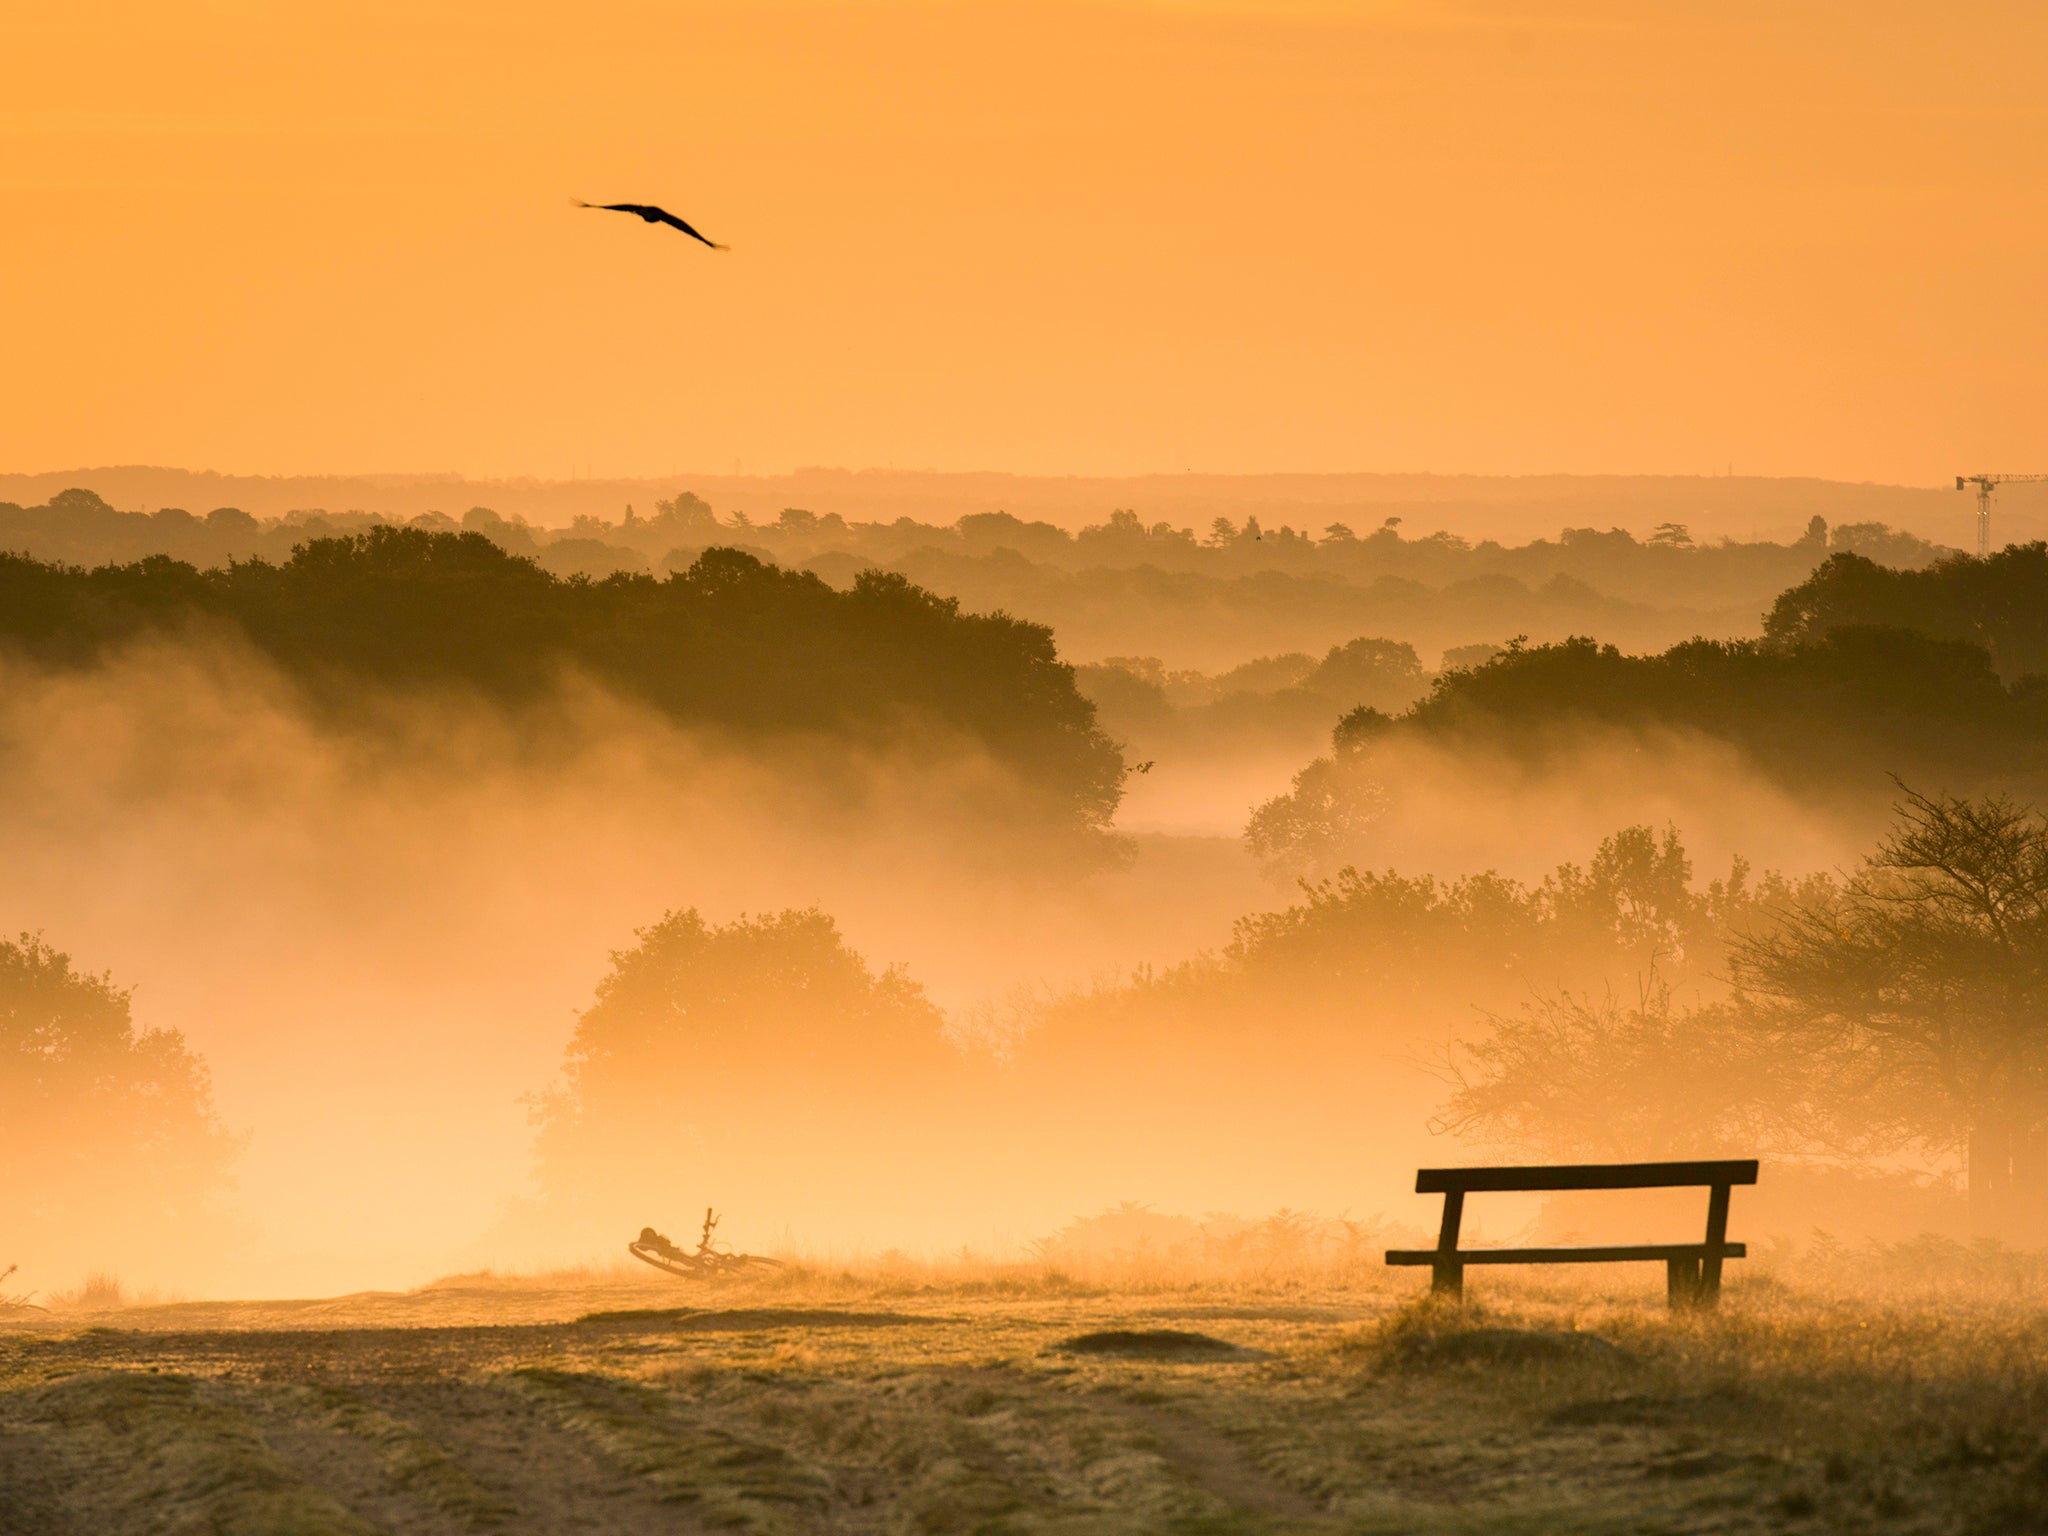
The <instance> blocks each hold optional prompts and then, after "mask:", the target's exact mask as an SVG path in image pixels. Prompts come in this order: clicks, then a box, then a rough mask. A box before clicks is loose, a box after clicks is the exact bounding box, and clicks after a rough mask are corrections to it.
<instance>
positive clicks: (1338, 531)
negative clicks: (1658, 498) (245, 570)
mask: <svg viewBox="0 0 2048 1536" xmlns="http://www.w3.org/2000/svg"><path fill="white" fill-rule="evenodd" d="M387 525H388V524H387V522H386V520H385V519H384V518H383V516H382V515H380V514H374V513H368V512H354V513H339V514H336V513H326V512H303V513H293V514H291V515H289V516H286V517H276V518H268V519H263V518H257V517H254V516H252V515H250V514H248V513H246V512H243V511H240V510H237V509H235V508H216V509H214V510H213V511H210V512H208V513H206V514H205V515H203V516H200V515H196V514H194V513H192V512H189V511H184V510H180V509H176V508H171V509H165V510H159V511H156V512H153V513H147V514H145V513H140V512H122V511H117V510H116V509H114V508H113V507H111V506H109V505H108V504H107V503H106V502H104V501H103V500H101V499H100V497H99V496H98V495H97V494H95V493H94V492H91V491H88V490H84V489H79V488H72V489H67V490H64V491H61V492H59V493H57V494H55V495H53V496H52V497H51V498H50V500H49V501H47V502H45V503H42V504H39V505H36V506H15V505H11V504H7V503H0V549H7V550H14V551H17V552H20V553H25V554H30V555H34V556H36V557H38V558H40V559H44V560H51V561H57V562H61V563H66V564H75V565H84V566H96V565H100V564H106V563H125V562H132V561H135V560H139V559H142V558H144V557H146V556H149V555H169V556H172V557H173V558H176V559H179V560H184V561H188V562H190V563H192V564H194V565H199V566H220V565H225V564H227V563H229V562H230V561H234V560H247V559H251V558H262V559H266V560H269V561H270V562H272V563H273V564H276V563H282V562H284V561H286V560H288V559H289V558H290V556H291V551H292V550H293V548H295V547H296V546H297V545H298V544H300V543H303V542H305V541H306V540H308V539H312V538H320V537H332V536H341V535H347V534H353V533H361V532H364V531H366V530H368V529H370V528H374V527H380V526H387ZM408 526H412V527H417V528H421V529H424V530H426V531H429V532H454V531H457V530H458V529H459V530H462V531H468V532H473V533H478V534H481V535H483V536H484V537H486V538H488V539H490V540H491V541H492V542H493V543H495V544H496V545H498V547H500V548H501V549H503V550H505V551H507V552H508V553H511V554H516V555H524V556H528V557H530V558H531V559H532V560H533V561H534V562H535V563H536V564H537V565H539V566H540V567H541V568H542V569H544V570H546V571H548V572H550V573H552V574H554V575H557V576H563V577H570V576H588V577H592V578H602V577H605V576H610V575H613V574H616V573H619V572H627V573H632V574H653V575H657V576H659V575H665V574H666V573H668V572H670V571H679V570H687V569H688V568H689V567H690V565H691V563H692V562H693V561H694V560H695V559H696V558H697V556H698V555H699V554H701V553H702V552H703V551H704V550H705V549H707V548H711V547H738V548H744V549H746V550H748V551H749V552H751V553H753V554H755V555H757V556H758V557H759V558H761V559H763V560H769V561H773V562H775V563H778V564H781V565H784V566H789V567H796V568H799V569H804V570H808V571H811V572H813V573H814V574H816V575H818V576H820V577H822V578H823V579H824V580H825V581H827V582H828V583H830V584H831V585H832V586H834V587H836V588H840V589H842V590H843V589H847V588H850V587H851V585H852V584H853V582H854V580H855V578H856V577H857V576H858V575H859V573H860V572H862V571H863V570H868V569H886V570H892V571H895V572H896V573H898V574H900V575H903V576H906V577H908V578H909V579H910V580H911V581H913V582H915V583H916V584H917V585H919V586H922V587H925V588H927V589H929V590H931V591H934V592H938V593H940V594H942V595H945V596H948V597H955V598H958V599H959V600H960V601H961V603H962V604H963V606H965V607H967V608H969V609H974V610H979V611H995V610H1001V611H1005V612H1008V613H1013V614H1017V615H1020V616H1023V617H1026V618H1029V619H1032V620H1034V621H1036V622H1039V623H1044V624H1050V625H1051V626H1053V628H1054V629H1055V630H1056V631H1057V632H1058V634H1059V636H1060V641H1061V645H1062V647H1063V649H1064V652H1065V654H1066V655H1067V656H1068V657H1069V658H1070V659H1075V660H1083V661H1088V660H1097V659H1101V658H1104V657H1108V656H1116V655H1123V656H1141V657H1150V658H1153V659H1155V660H1157V661H1159V662H1160V663H1161V665H1163V666H1166V667H1169V668H1179V669H1184V668H1190V667H1192V668H1200V669H1204V670H1209V671H1222V670H1226V669H1228V668H1230V667H1233V666H1236V665H1238V664H1240V663H1242V662H1245V661H1248V660H1251V659H1253V658H1255V657H1258V656H1261V655H1271V654H1284V653H1288V652H1296V651H1302V652H1311V653H1320V652H1323V651H1325V650H1327V649H1328V648H1329V647H1331V646H1333V645H1338V644H1342V643H1344V642H1347V641H1349V640H1352V639H1354V638H1357V637H1358V636H1361V635H1373V636H1382V637H1386V638H1390V639H1394V640H1397V641H1400V642H1403V643H1406V644H1409V645H1412V646H1414V647H1415V648H1416V650H1417V652H1418V653H1419V654H1421V655H1422V656H1423V657H1425V658H1426V659H1427V660H1428V661H1430V662H1431V663H1434V662H1435V660H1436V658H1437V657H1438V656H1439V655H1441V654H1442V653H1443V652H1444V651H1446V650H1451V649H1454V648H1457V647H1462V646H1469V645H1475V644H1494V645H1499V644H1502V643H1504V642H1506V641H1507V640H1509V639H1511V638H1513V637H1514V636H1516V635H1523V636H1526V637H1529V638H1531V639H1533V640H1535V641H1538V642H1542V641H1546V640H1555V639H1562V638H1564V637H1565V636H1567V635H1571V634H1583V633H1592V634H1598V635H1601V636H1602V637H1603V638H1606V639H1609V640H1611V641H1613V642H1615V643H1617V644H1619V645H1622V646H1625V647H1627V648H1630V649H1636V650H1643V649H1660V648H1662V647H1664V646H1667V645H1670V644H1673V643H1675V642H1677V641H1679V640H1683V639H1688V638H1691V637H1693V636H1696V635H1706V636H1710V637H1714V638H1736V637H1741V636H1746V635H1753V634H1755V633H1756V632H1757V629H1758V626H1759V624H1760V622H1761V617H1762V614H1763V611H1764V609H1765V608H1766V607H1767V606H1768V605H1769V603H1770V601H1771V599H1772V597H1773V595H1774V594H1776V593H1778V592H1780V591H1782V590H1783V589H1785V588H1786V587H1788V586H1790V585H1792V584H1793V583H1796V582H1798V581H1800V580H1801V579H1803V578H1804V577H1805V576H1806V575H1807V574H1808V573H1809V572H1811V571H1812V570H1813V569H1814V567H1815V566H1816V565H1817V564H1818V563H1819V562H1820V561H1821V560H1823V559H1824V558H1826V557H1827V555H1828V554H1829V553H1830V552H1844V551H1846V552H1855V553H1860V554H1863V555H1866V556H1868V557H1870V558H1871V559H1874V560H1878V561H1881V562H1884V563H1885V564H1887V565H1890V566H1895V567H1903V568H1912V567H1918V566H1924V565H1926V564H1928V563H1929V562H1931V561H1933V560H1934V559H1936V558H1938V556H1939V555H1940V554H1941V553H1942V551H1941V550H1940V549H1939V548H1938V547H1937V546H1935V545H1932V544H1929V543H1927V542H1925V541H1924V540H1921V539H1918V538H1915V537H1913V536H1911V535H1909V534H1904V533H1900V532H1898V531H1896V530H1894V529H1892V528H1890V527H1888V526H1886V525H1885V524H1883V523H1881V522H1860V523H1845V524H1841V525H1838V526H1835V527H1833V528H1830V527H1829V526H1828V525H1827V523H1826V521H1825V519H1823V518H1820V517H1818V516H1815V517H1813V518H1812V519H1810V520H1809V521H1808V523H1807V525H1806V531H1805V533H1804V534H1803V535H1802V536H1801V537H1799V538H1796V539H1792V540H1790V541H1788V542H1784V543H1772V542H1768V541H1764V542H1750V543H1738V542H1701V541H1697V540H1695V539H1694V537H1693V535H1692V532H1691V530H1690V529H1689V528H1687V527H1685V526H1683V525H1681V524H1678V523H1666V524H1663V525H1661V526H1660V527H1658V528H1657V529H1656V530H1655V531H1654V532H1652V533H1650V534H1649V536H1648V537H1645V538H1637V537H1636V536H1635V535H1633V534H1631V533H1628V532H1625V531H1623V530H1622V529H1619V528H1607V529H1604V530H1602V529H1599V528H1595V527H1590V526H1589V527H1567V528H1565V529H1564V530H1563V532H1562V533H1561V534H1560V535H1559V536H1558V537H1557V538H1555V539H1536V540H1532V541H1530V542H1528V543H1523V544H1516V545H1504V544H1500V543H1496V542H1493V541H1482V542H1479V543H1476V544H1475V543H1470V542H1468V541H1467V540H1465V539H1463V538H1460V537H1457V536H1455V535H1452V534H1449V533H1441V532H1440V533H1435V534H1430V535H1428V536H1425V537H1408V536H1404V525H1403V523H1402V520H1401V518H1400V517H1398V516H1390V517H1388V518H1384V519H1382V520H1380V521H1379V522H1377V523H1375V524H1374V525H1373V526H1371V527H1363V526H1361V527H1357V528H1354V527H1352V526H1351V525H1349V524H1346V523H1344V522H1342V521H1340V520H1335V519H1332V520H1329V521H1322V522H1320V523H1318V524H1317V525H1316V526H1315V527H1314V528H1313V529H1311V528H1309V527H1306V526H1304V527H1300V528H1297V527H1295V526H1293V525H1292V524H1288V523H1282V524H1279V525H1277V526H1266V525H1262V524H1261V523H1260V522H1259V519H1258V518H1257V517H1256V516H1247V517H1245V518H1243V519H1242V520H1232V519H1230V518H1227V517H1217V518H1215V519H1212V520H1211V521H1210V522H1209V523H1208V524H1207V525H1206V526H1202V527H1199V528H1198V527H1193V526H1176V525H1174V524H1173V523H1171V522H1169V521H1164V520H1157V521H1152V522H1147V521H1145V520H1144V519H1143V518H1141V517H1140V516H1139V515H1138V514H1137V513H1136V512H1134V511H1130V510H1128V509H1125V510H1117V511H1113V512H1111V513H1110V514H1109V515H1108V516H1107V518H1105V519H1104V520H1103V521H1101V522H1098V523H1091V524H1088V525H1087V526H1084V527H1082V528H1081V529H1080V530H1079V531H1078V532H1069V531H1068V530H1066V529H1065V528H1062V527H1060V526H1057V525H1055V524H1053V523H1051V522H1046V521H1027V520H1025V519H1022V518H1019V517H1016V516H1014V515H1012V514H1010V513H1007V512H990V513H975V514H970V515H967V516H963V517H960V518H957V519H956V520H954V521H953V522H951V523H947V524H935V523H926V522H919V521H916V520H915V519H912V518H909V517H898V518H895V519H893V520H890V521H881V520H877V521H873V522H856V521H848V520H847V519H845V518H844V517H842V516H840V515H838V514H836V513H828V514H823V515H820V514H817V513H814V512H810V511H806V510H803V509H801V508H785V509H783V510H782V511H781V512H780V513H778V514H777V515H776V517H775V518H774V519H773V520H771V521H757V520H755V519H753V518H751V517H749V516H748V515H747V514H745V513H743V512H733V513H729V514H727V515H725V516H723V517H721V516H720V515H718V514H716V513H714V511H713V510H712V508H711V506H710V505H709V504H708V503H707V502H706V501H704V500H703V499H701V498H699V497H697V496H695V495H692V494H689V493H678V494H677V495H675V496H673V497H670V498H668V499H666V500H663V501H660V502H658V503H656V504H654V506H653V508H652V511H651V512H650V513H649V514H648V515H646V516H642V515H639V514H638V513H635V512H632V511H631V510H630V509H628V511H627V513H626V514H625V515H624V516H623V517H621V518H620V520H618V521H617V522H608V521H605V520H603V519H600V518H597V517H593V516H584V517H579V518H577V519H576V520H575V521H574V522H573V523H572V524H571V525H570V526H569V527H567V528H563V529H556V530H550V529H545V528H539V527H535V526H533V525H530V524H528V523H525V522H522V521H518V520H516V519H511V518H507V517H505V516H502V515H501V514H499V513H497V512H495V511H492V510H490V509H488V508H484V507H475V508H472V509H470V510H469V511H468V512H466V513H464V514H463V516H462V518H461V519H460V521H459V522H458V521H457V520H456V519H455V518H454V517H452V516H449V515H447V514H444V513H428V514H422V515H420V516H418V517H415V518H414V519H412V521H411V523H410V524H408Z"/></svg>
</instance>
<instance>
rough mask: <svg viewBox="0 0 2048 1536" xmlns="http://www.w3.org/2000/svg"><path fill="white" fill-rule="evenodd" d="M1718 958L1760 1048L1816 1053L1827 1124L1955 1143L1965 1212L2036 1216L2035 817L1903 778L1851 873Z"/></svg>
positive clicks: (2040, 1057) (2042, 885)
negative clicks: (1868, 851) (1881, 833)
mask: <svg viewBox="0 0 2048 1536" xmlns="http://www.w3.org/2000/svg"><path fill="white" fill-rule="evenodd" d="M1733 959H1734V964H1735V973H1736V977H1737V979H1738V981H1739V983H1740V984H1741V986H1742V988H1743V991H1744V993H1745V994H1746V999H1747V1002H1748V1006H1749V1012H1750V1015H1751V1027H1752V1028H1754V1029H1756V1030H1758V1031H1759V1032H1761V1034H1762V1035H1763V1036H1764V1038H1765V1039H1766V1040H1767V1041H1768V1043H1769V1045H1770V1047H1771V1049H1772V1051H1773V1053H1774V1054H1775V1055H1777V1056H1778V1057H1779V1058H1780V1059H1782V1060H1785V1061H1794V1060H1802V1061H1812V1060H1815V1059H1824V1060H1826V1061H1827V1062H1828V1063H1829V1065H1830V1076H1831V1080H1832V1093H1833V1097H1834V1099H1835V1103H1834V1104H1833V1106H1832V1109H1831V1115H1830V1119H1831V1124H1832V1128H1833V1132H1834V1136H1835V1139H1836V1140H1838V1141H1840V1142H1843V1143H1851V1144H1858V1145H1862V1146H1873V1145H1874V1146H1878V1147H1882V1148H1885V1149H1887V1150H1892V1149H1898V1148H1901V1147H1904V1146H1909V1145H1913V1144H1918V1145H1922V1146H1926V1147H1929V1148H1933V1149H1940V1150H1960V1151H1961V1152H1962V1153H1963V1155H1964V1157H1965V1159H1966V1164H1967V1169H1968V1176H1969V1191H1970V1200H1971V1207H1972V1210H1973V1213H1974V1214H1975V1215H1976V1217H1977V1218H1978V1219H1979V1220H1980V1221H1982V1222H1984V1223H1985V1224H1986V1225H1987V1226H1990V1225H1993V1224H1996V1225H2014V1224H2017V1225H2021V1226H2023V1227H2025V1228H2026V1229H2028V1230H2031V1231H2035V1232H2039V1231H2041V1230H2043V1228H2044V1227H2048V820H2044V818H2043V817H2042V816H2041V815H2039V814H2038V813H2036V812H2034V811H2032V810H2028V809H2025V808H2022V807H2021V806H2019V805H2016V804H2015V803H2013V802H2012V801H2010V800H2007V799H2005V798H2003V797H2000V796H1995V795H1994V796H1989V797H1985V798H1979V799H1965V798H1962V797H1959V796H1954V795H1947V794H1942V795H1924V794H1920V793H1917V792H1913V791H1908V792H1907V793H1906V798H1905V800H1904V802H1903V803H1902V804H1901V805H1900V806H1899V807H1898V812H1897V823H1896V826H1895V828H1894V830H1893V832H1892V833H1891V834H1890V835H1889V836H1888V837H1887V838H1886V839H1885V840H1884V842H1883V843H1882V844H1880V846H1879V847H1878V849H1877V851H1876V852H1875V853H1874V854H1872V855H1871V856H1870V857H1869V858H1868V859H1867V860H1865V862H1864V865H1863V867H1862V869H1861V870H1860V871H1859V872H1858V873H1857V875H1856V876H1855V877H1854V878H1853V879H1851V880H1850V881H1848V882H1847V883H1845V884H1843V885H1841V886H1839V887H1834V886H1830V887H1827V888H1824V889H1818V890H1816V891H1814V892H1812V893H1810V894H1809V898H1808V899H1807V900H1804V901H1800V902H1795V903H1793V904H1791V905H1790V906H1789V908H1788V909H1787V910H1786V912H1785V913H1784V916H1783V918H1782V920H1781V921H1779V922H1778V923H1776V924H1775V925H1772V926H1769V927H1766V928H1764V929H1762V930H1760V931H1758V932H1755V933H1752V934H1750V935H1748V936H1746V937H1744V938H1742V939H1740V940H1738V942H1737V943H1736V945H1735V947H1734V950H1733Z"/></svg>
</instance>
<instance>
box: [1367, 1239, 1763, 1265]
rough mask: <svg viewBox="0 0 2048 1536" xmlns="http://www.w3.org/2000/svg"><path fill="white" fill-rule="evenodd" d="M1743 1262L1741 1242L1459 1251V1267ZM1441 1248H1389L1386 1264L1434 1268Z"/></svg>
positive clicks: (1440, 1258)
mask: <svg viewBox="0 0 2048 1536" xmlns="http://www.w3.org/2000/svg"><path fill="white" fill-rule="evenodd" d="M1717 1253H1718V1254H1719V1255H1720V1256H1721V1257H1722V1258H1724V1259H1746V1258H1748V1257H1749V1250H1748V1249H1747V1248H1745V1247H1744V1246H1743V1245H1742V1244H1741V1243H1720V1244H1711V1243H1639V1244H1637V1245H1635V1246H1634V1247H1629V1248H1460V1249H1458V1250H1457V1251H1456V1254H1455V1257H1456V1260H1457V1262H1458V1263H1459V1264H1461V1265H1462V1264H1626V1263H1630V1262H1632V1261H1634V1260H1638V1259H1641V1260H1650V1259H1664V1260H1668V1259H1707V1258H1711V1257H1713V1256H1714V1255H1715V1254H1717ZM1447 1256H1448V1255H1446V1254H1445V1253H1444V1251H1443V1250H1442V1249H1440V1248H1390V1249H1388V1250H1387V1262H1388V1263H1389V1264H1395V1265H1401V1264H1409V1265H1436V1264H1441V1263H1442V1262H1443V1261H1444V1259H1445V1258H1446V1257H1447Z"/></svg>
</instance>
